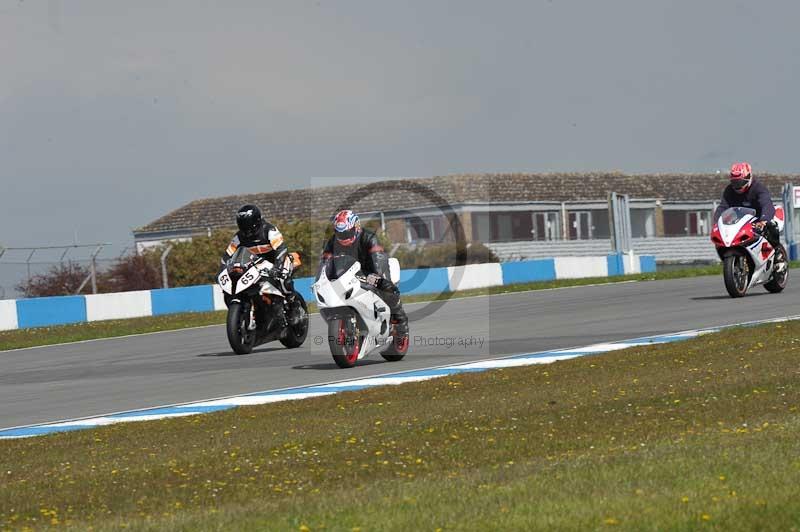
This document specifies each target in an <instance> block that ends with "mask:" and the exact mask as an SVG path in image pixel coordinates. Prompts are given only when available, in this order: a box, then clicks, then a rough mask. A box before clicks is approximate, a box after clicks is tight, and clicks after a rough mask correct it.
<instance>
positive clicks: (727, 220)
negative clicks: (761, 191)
mask: <svg viewBox="0 0 800 532" xmlns="http://www.w3.org/2000/svg"><path fill="white" fill-rule="evenodd" d="M748 215H749V216H755V215H756V211H755V210H753V209H748V208H747V207H731V208H730V209H727V210H725V212H723V213H722V216H720V217H719V220H720V222H722V223H723V224H725V225H733V224H735V223H738V222H739V220H741V219H742V218H744V217H745V216H748Z"/></svg>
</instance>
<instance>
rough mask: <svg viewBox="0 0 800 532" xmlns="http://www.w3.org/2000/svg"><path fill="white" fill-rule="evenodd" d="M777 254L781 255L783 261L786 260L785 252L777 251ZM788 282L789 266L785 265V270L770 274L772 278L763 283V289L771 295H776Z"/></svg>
mask: <svg viewBox="0 0 800 532" xmlns="http://www.w3.org/2000/svg"><path fill="white" fill-rule="evenodd" d="M778 253H783V257H784V259H783V260H786V252H785V251H783V250H779V251H778ZM788 281H789V264H786V269H785V270H783V271H782V272H781V273H777V272H774V271H773V272H772V278H771V279H770V280H769V281H768V282H766V283H764V288H765V289H766V290H767V292H772V293H773V294H777V293H778V292H783V289H784V288H786V283H787V282H788Z"/></svg>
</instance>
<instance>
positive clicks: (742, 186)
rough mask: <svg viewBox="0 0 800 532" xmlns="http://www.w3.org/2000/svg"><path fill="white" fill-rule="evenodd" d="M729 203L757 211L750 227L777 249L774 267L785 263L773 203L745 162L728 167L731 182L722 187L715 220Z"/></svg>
mask: <svg viewBox="0 0 800 532" xmlns="http://www.w3.org/2000/svg"><path fill="white" fill-rule="evenodd" d="M730 207H748V208H751V209H754V210H755V211H756V218H757V221H755V222H753V228H755V229H757V230H758V231H761V232H762V233H763V235H764V238H766V239H767V242H769V243H770V245H772V247H773V248H775V249H776V259H775V261H776V262H777V263H779V264H778V265H776V270H777V271H782V269H783V268H784V267H785V265H786V252H785V250H784V249H783V246H782V245H781V237H780V233H779V231H778V225H777V224H776V223H775V222H774V221H773V218H775V206H774V205H773V203H772V198H771V197H770V194H769V190H768V189H767V187H766V186H765V185H764V184H763V183H761V182H760V181H758V180H756V179H755V178H754V177H753V170H752V168H751V167H750V165H749V164H748V163H746V162H741V163H733V165H731V171H730V183H729V184H728V186H726V187H725V190H723V191H722V200H720V202H719V206H718V207H717V210H716V211H714V222H715V223H716V221H717V220H718V219H719V217H720V216H721V215H722V213H723V212H724V211H725V210H726V209H728V208H730Z"/></svg>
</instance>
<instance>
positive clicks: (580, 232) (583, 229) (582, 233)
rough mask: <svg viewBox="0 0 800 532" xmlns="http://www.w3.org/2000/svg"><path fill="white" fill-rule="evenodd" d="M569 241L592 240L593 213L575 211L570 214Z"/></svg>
mask: <svg viewBox="0 0 800 532" xmlns="http://www.w3.org/2000/svg"><path fill="white" fill-rule="evenodd" d="M568 216H569V218H568V220H569V227H568V229H569V239H570V240H588V239H590V238H592V213H591V212H589V211H573V212H571V213H569V215H568Z"/></svg>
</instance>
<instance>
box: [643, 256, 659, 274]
mask: <svg viewBox="0 0 800 532" xmlns="http://www.w3.org/2000/svg"><path fill="white" fill-rule="evenodd" d="M639 269H640V270H641V271H642V273H653V272H655V271H656V258H655V256H653V255H639Z"/></svg>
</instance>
